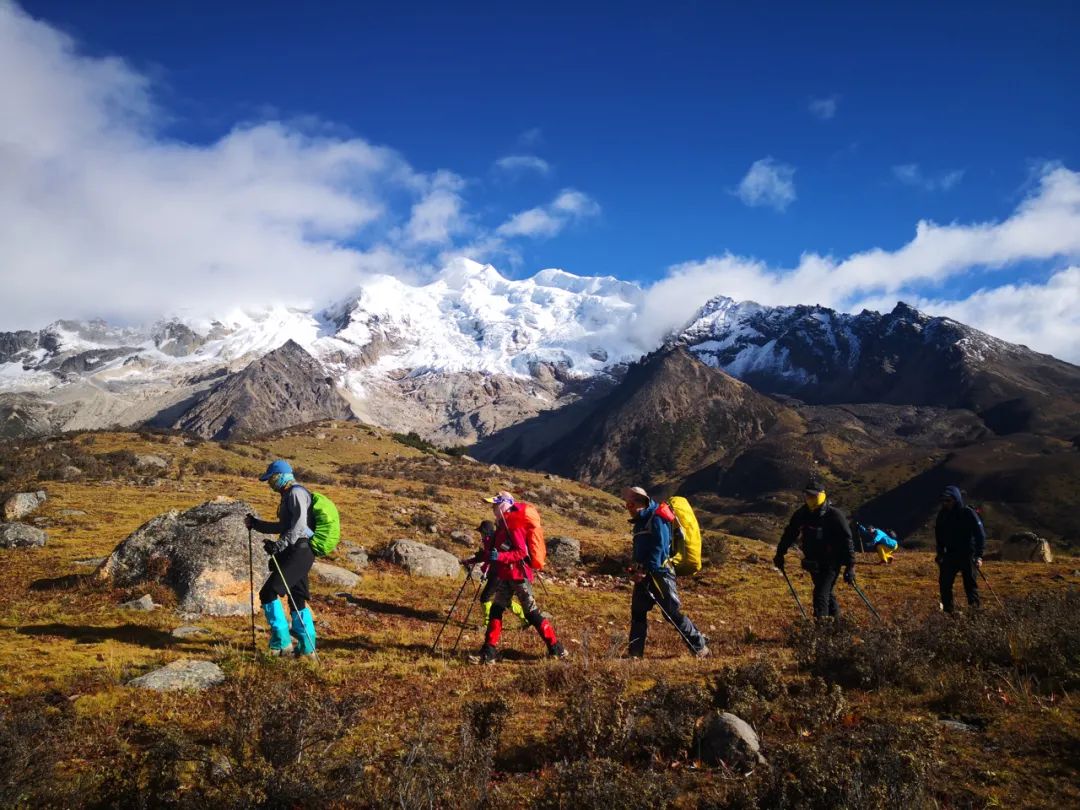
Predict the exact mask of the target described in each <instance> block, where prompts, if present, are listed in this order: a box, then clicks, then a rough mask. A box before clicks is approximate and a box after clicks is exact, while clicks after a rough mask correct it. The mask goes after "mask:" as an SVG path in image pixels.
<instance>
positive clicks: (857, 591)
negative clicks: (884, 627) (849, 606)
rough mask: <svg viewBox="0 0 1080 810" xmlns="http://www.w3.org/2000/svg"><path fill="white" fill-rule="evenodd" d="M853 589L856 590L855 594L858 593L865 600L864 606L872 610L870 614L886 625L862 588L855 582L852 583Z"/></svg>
mask: <svg viewBox="0 0 1080 810" xmlns="http://www.w3.org/2000/svg"><path fill="white" fill-rule="evenodd" d="M851 587H852V588H854V589H855V593H857V594H858V595H859V598H860V599H862V600H863V604H865V605H866V606H867V607H868V608H870V612H871V613H873V614H874V618H875V619H877V620H878V621H879V622H881V623H882V624H884V623H885V621H884V619H882V618H881V616H880V615H878V612H877V611H876V610H874V606H873V605H871V604H870V600H869V599H867V598H866V594H864V593H863V592H862V588H860V587H859V586H858V585H856V584H855V581H854V580H852V581H851Z"/></svg>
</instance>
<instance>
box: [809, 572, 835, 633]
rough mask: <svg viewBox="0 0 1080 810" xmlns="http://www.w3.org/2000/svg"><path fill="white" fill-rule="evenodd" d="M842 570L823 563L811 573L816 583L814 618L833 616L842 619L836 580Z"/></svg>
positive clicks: (811, 577)
mask: <svg viewBox="0 0 1080 810" xmlns="http://www.w3.org/2000/svg"><path fill="white" fill-rule="evenodd" d="M839 576H840V569H839V568H838V567H836V566H835V565H829V564H827V563H823V564H821V565H819V566H818V567H817V569H816V570H814V571H811V572H810V579H811V580H812V581H813V583H814V618H815V619H818V618H821V617H823V616H832V617H833V618H834V619H839V618H840V603H839V602H837V601H836V592H835V591H836V580H837V579H838V578H839Z"/></svg>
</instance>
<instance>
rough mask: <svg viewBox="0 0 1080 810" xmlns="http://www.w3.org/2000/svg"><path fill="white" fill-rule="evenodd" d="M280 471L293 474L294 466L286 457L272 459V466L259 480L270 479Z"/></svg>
mask: <svg viewBox="0 0 1080 810" xmlns="http://www.w3.org/2000/svg"><path fill="white" fill-rule="evenodd" d="M278 473H282V474H285V475H292V467H291V466H290V464H289V462H287V461H285V459H281V458H279V459H278V460H277V461H271V462H270V466H269V467H267V468H266V472H264V473H263V474H262V475H260V476H259V480H260V481H269V480H270V478H271V477H273V476H275V475H277V474H278Z"/></svg>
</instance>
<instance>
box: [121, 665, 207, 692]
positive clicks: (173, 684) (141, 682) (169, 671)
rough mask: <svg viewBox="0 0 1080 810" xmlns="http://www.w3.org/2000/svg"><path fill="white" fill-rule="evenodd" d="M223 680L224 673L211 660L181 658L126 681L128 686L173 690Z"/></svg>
mask: <svg viewBox="0 0 1080 810" xmlns="http://www.w3.org/2000/svg"><path fill="white" fill-rule="evenodd" d="M224 682H225V673H224V672H222V671H221V667H219V666H218V665H217V664H215V663H214V662H212V661H193V660H191V659H181V660H180V661H173V662H172V663H171V664H166V665H165V666H163V667H162V668H161V669H155V670H154V671H153V672H148V673H146V674H145V675H140V676H139V677H138V678H135V679H134V680H131V681H128V684H127V685H128V686H133V687H136V688H138V689H152V690H154V691H155V692H175V691H178V690H180V689H198V690H202V689H209V688H210V687H212V686H217V685H218V684H221V683H224Z"/></svg>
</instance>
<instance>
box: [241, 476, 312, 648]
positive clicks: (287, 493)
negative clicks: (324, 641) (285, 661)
mask: <svg viewBox="0 0 1080 810" xmlns="http://www.w3.org/2000/svg"><path fill="white" fill-rule="evenodd" d="M259 480H260V481H265V482H266V483H267V484H268V485H269V486H270V489H272V490H274V492H276V493H278V494H279V495H280V496H281V501H280V503H279V504H278V510H277V518H278V519H277V520H276V521H268V520H259V519H258V518H257V517H255V516H254V515H247V516H245V517H244V525H245V526H247V527H248V528H249V529H254V530H255V531H257V532H262V533H263V534H276V535H278V539H277V540H267V541H265V542H264V543H263V549H265V551H266V553H267V554H269V555H270V556H271V557H272V558H273V559H271V560H270V576H269V578H268V579H267V580H266V584H264V585H263V586H262V589H261V590H260V591H259V602H260V603H261V604H262V608H263V615H265V616H266V623H267V624H269V625H270V654H271V655H287V654H288V653H292V652H295V654H296V655H312V654H314V652H315V622H314V620H313V619H312V616H311V608H309V607H308V606H307V601H308V598H309V591H308V572H310V571H311V566H312V564H313V563H314V562H315V553H314V552H313V551H312V550H311V543H309V542H308V541H309V540H310V539H311V537H312V535H314V533H315V532H314V531H313V530H312V529H311V520H310V519H309V515H310V514H311V493H310V492H308V491H307V490H306V489H304V488H303V487H302V486H300V485H299V484H297V483H296V479H295V477H294V476H293V470H292V467H291V466H290V465H289V462H287V461H283V460H282V459H278V460H277V461H274V462H272V463H271V464H270V466H269V467H267V468H266V472H264V473H263V474H262V475H261V476H259ZM275 560H276V561H277V564H276V565H275V564H274V561H275ZM283 576H284V580H283V579H282V577H283ZM286 585H288V589H286ZM290 594H291V596H292V602H293V604H291V605H289V609H290V611H291V612H292V631H293V634H294V635H295V636H296V638H297V644H296V646H295V648H294V646H293V643H292V639H291V638H290V637H289V623H288V622H287V621H286V620H285V610H284V609H283V608H282V606H281V597H283V596H284V597H288V596H289V595H290Z"/></svg>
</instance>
